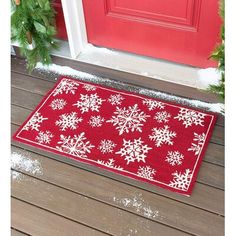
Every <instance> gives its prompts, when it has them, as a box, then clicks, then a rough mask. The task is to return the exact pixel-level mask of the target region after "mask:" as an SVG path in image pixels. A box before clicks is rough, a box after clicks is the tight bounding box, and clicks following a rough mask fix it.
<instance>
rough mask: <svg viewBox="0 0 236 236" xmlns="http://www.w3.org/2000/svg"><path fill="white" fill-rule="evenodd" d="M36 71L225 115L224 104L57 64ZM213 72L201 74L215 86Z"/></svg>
mask: <svg viewBox="0 0 236 236" xmlns="http://www.w3.org/2000/svg"><path fill="white" fill-rule="evenodd" d="M107 50H109V49H107ZM36 69H37V70H39V73H40V71H44V72H47V73H50V72H51V73H54V74H59V75H65V76H71V77H74V78H78V79H80V80H84V81H88V82H94V83H96V84H101V85H106V86H110V87H114V88H118V89H123V90H126V91H131V92H136V93H139V94H143V95H146V96H149V97H154V98H160V99H162V100H166V101H171V102H172V101H173V102H175V103H179V104H183V105H188V106H191V107H195V108H200V109H203V110H206V111H211V112H216V113H221V114H222V115H224V104H222V103H207V102H203V101H199V100H192V99H188V98H183V97H179V96H175V95H171V94H167V93H164V92H159V91H154V90H151V89H143V88H140V87H138V86H133V85H129V84H124V83H123V82H118V81H114V80H111V79H106V78H102V77H98V76H95V75H92V74H89V73H85V72H81V71H78V70H75V69H72V68H71V67H68V66H60V65H56V64H51V65H49V66H45V65H43V64H42V63H40V62H39V63H37V66H36ZM213 70H214V71H216V70H215V69H214V68H208V69H204V70H202V71H200V72H199V73H200V74H201V78H202V80H203V79H204V80H206V81H208V82H206V84H209V83H210V84H213V83H214V81H212V80H210V79H207V78H210V77H211V76H209V75H210V74H211V73H213V72H212V71H213ZM204 74H208V77H207V76H204ZM203 77H204V78H203ZM212 77H214V76H212ZM200 80H201V79H200Z"/></svg>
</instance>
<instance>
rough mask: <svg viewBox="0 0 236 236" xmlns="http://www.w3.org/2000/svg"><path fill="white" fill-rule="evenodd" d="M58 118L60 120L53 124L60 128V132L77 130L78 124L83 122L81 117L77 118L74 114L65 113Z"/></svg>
mask: <svg viewBox="0 0 236 236" xmlns="http://www.w3.org/2000/svg"><path fill="white" fill-rule="evenodd" d="M59 117H60V119H59V120H57V121H56V122H55V124H56V125H57V126H59V127H60V130H61V131H65V130H66V129H72V130H74V129H77V125H78V123H79V122H82V120H83V119H82V118H81V117H80V118H79V117H77V113H76V112H71V113H65V114H62V115H60V116H59Z"/></svg>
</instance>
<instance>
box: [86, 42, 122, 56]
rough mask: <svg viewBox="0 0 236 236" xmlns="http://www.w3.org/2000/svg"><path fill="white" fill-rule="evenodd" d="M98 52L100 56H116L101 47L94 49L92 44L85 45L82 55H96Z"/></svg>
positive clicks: (112, 51) (111, 51)
mask: <svg viewBox="0 0 236 236" xmlns="http://www.w3.org/2000/svg"><path fill="white" fill-rule="evenodd" d="M96 52H99V53H101V54H118V53H117V52H116V51H114V50H112V49H108V48H103V47H95V46H93V45H92V44H87V45H86V47H85V48H84V49H83V51H82V53H92V54H93V53H96Z"/></svg>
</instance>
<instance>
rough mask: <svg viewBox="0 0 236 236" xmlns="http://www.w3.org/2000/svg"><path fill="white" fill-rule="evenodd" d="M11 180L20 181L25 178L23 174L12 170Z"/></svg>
mask: <svg viewBox="0 0 236 236" xmlns="http://www.w3.org/2000/svg"><path fill="white" fill-rule="evenodd" d="M11 178H12V180H15V181H20V180H21V179H22V178H23V174H21V173H20V172H16V171H14V170H12V171H11Z"/></svg>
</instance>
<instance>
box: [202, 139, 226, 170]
mask: <svg viewBox="0 0 236 236" xmlns="http://www.w3.org/2000/svg"><path fill="white" fill-rule="evenodd" d="M203 161H206V162H209V163H212V164H216V165H220V166H225V153H224V146H222V145H218V144H215V143H209V145H208V148H207V150H206V154H205V157H204V160H203Z"/></svg>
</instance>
